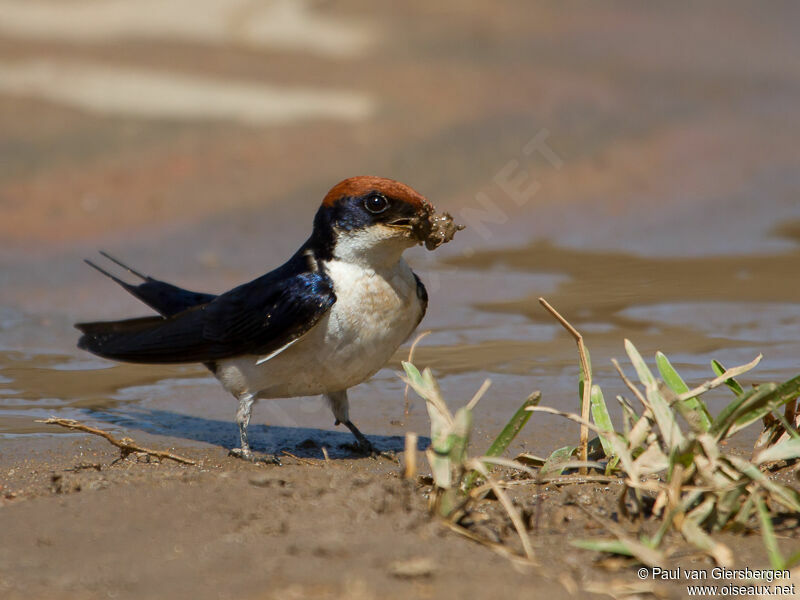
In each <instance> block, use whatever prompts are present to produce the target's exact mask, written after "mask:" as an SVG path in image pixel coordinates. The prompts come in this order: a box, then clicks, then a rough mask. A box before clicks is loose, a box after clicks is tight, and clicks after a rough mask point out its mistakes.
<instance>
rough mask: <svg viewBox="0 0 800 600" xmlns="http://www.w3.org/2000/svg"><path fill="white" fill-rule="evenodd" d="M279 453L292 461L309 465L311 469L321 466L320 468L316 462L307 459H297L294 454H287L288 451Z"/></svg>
mask: <svg viewBox="0 0 800 600" xmlns="http://www.w3.org/2000/svg"><path fill="white" fill-rule="evenodd" d="M281 453H283V454H285V455H286V456H288V457H289V458H293V459H295V460H299V461H300V462H301V463H305V464H307V465H311V466H313V467H321V466H322V465H321V464H319V463H318V462H314V461H313V460H309V459H307V458H301V457H299V456H297V455H295V454H292V453H291V452H289V451H288V450H281Z"/></svg>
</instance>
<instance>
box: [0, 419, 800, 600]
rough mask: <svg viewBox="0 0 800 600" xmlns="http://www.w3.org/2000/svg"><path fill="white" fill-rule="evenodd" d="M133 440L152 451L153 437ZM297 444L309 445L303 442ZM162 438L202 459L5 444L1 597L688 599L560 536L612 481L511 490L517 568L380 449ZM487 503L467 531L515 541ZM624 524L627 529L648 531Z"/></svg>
mask: <svg viewBox="0 0 800 600" xmlns="http://www.w3.org/2000/svg"><path fill="white" fill-rule="evenodd" d="M137 441H139V442H142V443H145V442H152V443H150V444H148V445H150V446H155V445H156V444H158V443H161V444H163V442H164V438H163V437H162V438H155V439H148V438H146V437H145V438H143V439H142V438H141V437H140V439H138V440H137ZM158 447H159V448H161V449H165V448H166V447H165V446H163V445H161V446H158ZM304 448H305V454H306V455H307V456H315V455H316V456H319V454H320V451H319V448H318V447H315V445H314V444H313V443H311V442H309V443H308V444H306V445H305V446H304ZM170 449H171V450H172V451H173V452H178V453H180V454H182V455H183V456H186V457H188V458H191V459H193V460H196V461H198V462H199V465H198V466H186V465H179V464H176V463H174V462H172V461H167V460H165V461H163V462H155V461H153V462H142V461H141V460H137V459H135V458H133V457H131V458H128V459H127V460H122V461H118V462H114V460H115V458H117V457H118V452H117V450H116V449H115V448H112V447H111V446H110V445H109V444H107V443H106V442H105V441H102V440H99V439H98V438H89V439H86V438H83V437H81V436H72V435H68V436H61V439H60V442H59V443H58V444H56V445H53V444H52V443H50V442H49V443H47V444H40V445H39V446H37V445H35V444H33V445H32V444H31V443H30V442H28V441H22V440H15V441H10V442H6V443H5V449H4V452H3V454H2V457H0V473H2V474H3V487H2V488H0V530H1V531H2V532H3V538H2V544H0V591H2V593H3V597H4V598H9V599H16V598H20V599H22V598H59V599H61V598H76V599H77V598H155V597H165V596H169V597H171V598H177V599H180V598H200V599H205V598H209V599H210V598H214V599H217V598H247V599H249V598H254V599H255V598H276V599H277V598H309V597H314V598H364V599H369V598H408V597H415V598H434V597H436V598H465V597H469V598H499V597H502V598H532V597H540V595H541V591H542V589H547V595H548V597H550V598H554V599H559V598H568V597H576V596H578V597H581V598H589V597H593V595H594V594H595V593H597V594H602V595H604V596H605V595H606V594H610V595H613V596H615V597H620V596H627V597H631V594H632V595H633V597H661V598H684V597H686V590H685V586H686V583H687V582H686V581H677V582H659V581H657V582H653V581H641V580H640V579H638V578H637V576H636V567H635V565H634V564H632V563H631V562H629V561H626V560H601V559H600V557H599V555H597V554H595V553H590V552H588V551H584V550H579V549H577V548H574V547H573V546H571V545H570V542H571V541H572V540H576V539H588V538H598V537H603V538H607V537H608V533H607V532H605V531H604V529H603V527H602V526H601V525H600V524H599V523H598V522H596V521H595V520H593V518H590V517H588V516H587V511H591V512H592V513H593V514H596V515H598V516H600V517H601V518H607V519H612V520H617V519H618V509H619V507H618V501H617V498H618V496H619V494H620V487H619V486H618V485H617V484H608V483H588V484H582V485H570V486H565V487H561V488H556V487H554V486H548V485H540V486H520V488H519V489H520V490H521V491H518V492H512V497H513V498H514V501H515V504H516V506H517V509H518V510H520V514H521V515H522V517H523V520H524V522H525V524H526V527H527V530H528V533H529V535H530V536H531V539H532V543H533V548H534V551H535V555H536V565H534V566H529V565H521V564H520V563H519V561H515V560H512V559H509V558H508V557H507V556H504V555H501V554H498V553H497V552H496V551H494V550H492V549H490V548H488V547H486V546H484V545H481V544H479V543H476V542H474V541H471V540H468V539H466V538H464V537H462V536H460V535H457V534H456V533H454V532H452V531H451V530H450V529H448V528H447V527H445V526H444V525H443V524H442V523H441V522H440V521H438V520H437V519H434V518H431V517H430V516H429V514H428V510H427V501H426V497H427V493H428V492H429V490H430V488H429V486H428V485H427V484H426V483H425V481H424V478H423V479H418V480H415V481H406V480H403V479H402V477H401V474H400V473H401V467H400V464H399V463H398V462H396V461H395V460H391V459H388V458H379V459H369V458H362V459H355V458H342V459H334V460H330V461H325V460H322V459H317V458H303V457H300V458H299V459H295V458H292V457H289V456H284V459H283V462H284V465H283V466H274V465H254V464H251V463H246V462H243V461H240V460H238V459H233V458H229V457H227V456H226V455H225V453H224V451H222V450H220V449H217V448H214V449H210V450H204V449H197V448H181V447H179V446H178V447H171V448H170ZM400 458H402V457H400ZM790 477H791V474H789V473H787V474H785V475H784V476H783V478H784V480H785V481H789V480H790ZM498 504H499V503H498V502H496V501H489V500H485V501H483V502H481V503H479V504H478V505H476V507H475V508H474V510H473V511H472V512H471V513H470V515H469V518H468V521H467V522H468V523H469V531H470V532H471V534H473V535H477V536H480V537H481V538H483V539H485V540H490V541H494V542H497V543H501V544H503V545H504V547H505V548H507V549H508V550H510V551H511V552H514V553H521V552H522V548H521V545H520V543H519V540H518V538H517V536H516V533H515V531H514V529H513V526H512V524H511V523H510V521H509V520H508V518H507V517H506V515H505V514H504V513H503V511H502V510H501V509H500V507H499V505H498ZM622 524H623V526H624V527H625V528H626V529H628V530H629V532H630V533H631V534H634V535H635V534H636V533H637V532H648V533H651V534H652V533H653V531H654V530H655V529H656V528H657V526H658V523H657V522H649V521H648V520H645V521H644V522H638V523H629V522H626V521H624V520H623V521H622ZM798 524H799V523H798V517H797V516H795V517H789V518H785V519H783V520H782V521H781V522H780V523H779V525H778V534H779V536H780V538H781V541H780V543H781V546H782V547H783V549H784V551H787V550H788V549H789V548H791V547H792V546H793V545H794V546H796V544H797V540H798V536H800V530H799V529H798ZM720 539H721V541H723V542H727V543H729V544H731V545H732V546H733V547H734V548H735V555H736V561H737V566H739V567H742V566H748V567H750V568H767V567H768V565H767V564H766V560H765V557H764V552H763V547H762V542H761V539H760V537H759V536H757V535H749V536H742V535H738V536H735V537H733V536H731V535H722V536H721V537H720ZM667 546H668V547H670V548H671V549H672V551H673V552H674V559H673V561H672V562H671V564H670V565H663V566H664V567H665V568H667V567H672V568H674V567H675V566H682V567H683V568H686V569H688V568H694V569H706V570H709V569H710V568H711V567H712V566H713V565H712V563H711V562H710V561H709V560H708V559H706V558H702V557H700V556H699V555H697V554H696V553H694V552H692V551H691V550H690V549H689V548H687V547H685V546H684V545H682V544H681V543H680V542H679V540H677V539H672V538H668V540H667ZM598 597H599V596H598Z"/></svg>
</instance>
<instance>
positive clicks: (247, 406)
mask: <svg viewBox="0 0 800 600" xmlns="http://www.w3.org/2000/svg"><path fill="white" fill-rule="evenodd" d="M459 228H460V226H456V225H454V224H453V221H452V218H451V217H450V215H448V214H446V213H445V214H442V215H436V214H435V213H434V209H433V207H432V206H431V204H430V203H429V202H428V201H427V200H426V199H425V198H424V197H423V196H422V195H420V194H419V193H417V192H416V191H414V190H413V189H411V188H410V187H408V186H407V185H404V184H402V183H400V182H397V181H393V180H391V179H384V178H381V177H367V176H361V177H352V178H350V179H345V180H344V181H342V182H340V183H339V184H337V185H336V186H334V187H333V188H332V189H331V190H330V191H329V192H328V194H327V195H326V196H325V199H324V200H323V201H322V205H321V206H320V208H319V210H318V211H317V214H316V216H315V218H314V227H313V231H312V233H311V237H310V238H309V239H308V240H307V241H306V242H305V243H304V244H303V245H302V246H301V247H300V249H299V250H298V251H297V252H295V254H294V255H293V256H292V257H291V258H290V259H289V260H288V261H287V262H286V263H284V264H283V265H282V266H280V267H278V268H277V269H275V270H274V271H271V272H269V273H267V274H266V275H262V276H261V277H259V278H257V279H255V280H253V281H251V282H249V283H245V284H243V285H240V286H239V287H236V288H234V289H232V290H230V291H228V292H225V293H224V294H220V295H219V296H215V295H213V294H203V293H197V292H191V291H188V290H185V289H182V288H179V287H176V286H174V285H171V284H169V283H165V282H162V281H158V280H156V279H153V278H152V277H149V276H146V275H142V274H141V273H138V272H137V271H134V270H133V269H130V268H129V267H127V266H126V265H124V264H122V263H121V262H120V261H118V260H116V259H114V258H112V257H110V256H109V255H107V254H105V253H103V255H104V256H106V258H109V259H110V260H112V261H114V262H116V263H117V264H118V265H119V266H121V267H123V268H125V269H127V270H128V271H129V272H130V273H131V274H133V275H135V276H137V277H139V278H141V279H142V280H143V283H139V284H138V285H134V284H130V283H127V282H125V281H122V280H121V279H119V278H117V277H115V276H113V275H111V274H110V273H108V272H107V271H105V270H103V269H101V268H100V267H98V266H97V265H95V264H94V263H92V262H90V261H86V262H87V263H89V264H90V265H91V266H93V267H94V268H96V269H97V270H99V271H100V272H102V273H103V274H105V275H107V276H109V277H111V278H112V279H114V281H116V282H117V283H119V284H120V285H121V286H122V287H124V288H125V289H126V290H127V291H128V292H130V293H131V294H133V295H134V296H136V297H137V298H138V299H140V300H141V301H143V302H144V303H145V304H147V305H149V306H150V307H152V308H153V309H155V310H156V311H157V312H158V313H159V315H160V316H151V317H144V318H138V319H129V320H124V321H111V322H96V323H79V324H77V325H76V327H77V328H78V329H79V330H80V331H81V332H82V333H83V336H82V337H81V338H80V341H79V342H78V346H79V347H80V348H83V349H85V350H88V351H89V352H92V353H94V354H97V355H99V356H103V357H106V358H111V359H114V360H119V361H127V362H137V363H151V364H152V363H188V362H200V363H203V364H204V365H206V367H208V368H209V369H210V370H211V372H212V373H213V374H214V375H215V376H216V378H217V379H218V380H219V381H220V382H221V383H222V385H223V387H224V388H225V389H226V390H228V391H229V392H230V393H232V394H233V395H234V396H235V397H236V398H237V399H238V400H239V409H238V411H237V413H236V422H237V424H238V425H239V435H240V447H239V448H235V449H234V450H232V451H231V452H232V453H233V454H235V455H237V456H240V457H242V458H246V459H250V460H253V454H252V452H251V450H250V446H249V444H248V442H247V426H248V423H249V422H250V413H251V410H252V407H253V403H254V402H255V401H256V400H258V399H261V398H287V397H294V396H309V395H314V394H323V395H324V397H325V398H326V399H327V401H328V403H329V404H330V407H331V409H332V411H333V415H334V417H335V419H336V424H339V423H342V424H344V425H345V426H347V427H348V428H349V429H350V431H352V432H353V435H355V437H356V439H357V442H358V447H359V448H360V449H361V450H362V451H364V452H372V451H373V448H372V445H371V444H370V442H369V441H368V440H367V438H366V437H364V435H363V434H362V433H361V432H360V431H359V430H358V428H357V427H356V426H355V425H354V424H353V423H352V421H350V416H349V414H348V401H347V390H348V389H349V388H351V387H353V386H354V385H357V384H359V383H361V382H362V381H365V380H366V379H368V378H369V377H371V376H372V375H373V374H375V373H376V372H377V371H378V370H379V369H380V368H381V367H383V366H384V365H385V364H386V362H387V361H388V360H389V359H390V358H391V356H392V355H393V354H394V352H395V350H397V348H398V347H399V346H400V345H401V344H402V343H403V342H404V341H405V340H406V339H407V338H408V337H409V336H410V335H411V333H412V332H413V331H414V329H415V328H416V327H417V325H418V324H419V322H420V320H421V319H422V317H423V315H424V314H425V310H426V307H427V304H428V295H427V293H426V291H425V286H424V285H423V284H422V282H421V281H420V279H419V277H417V276H416V275H415V274H414V272H413V271H412V270H411V268H410V267H409V266H408V264H407V263H406V261H405V260H404V259H403V252H404V251H405V250H406V249H408V248H410V247H412V246H414V245H416V244H418V243H424V244H425V245H426V246H427V247H428V248H429V249H434V248H436V247H437V246H439V245H440V244H442V243H444V242H447V241H449V240H450V239H452V237H453V235H454V234H455V231H457V230H458V229H459Z"/></svg>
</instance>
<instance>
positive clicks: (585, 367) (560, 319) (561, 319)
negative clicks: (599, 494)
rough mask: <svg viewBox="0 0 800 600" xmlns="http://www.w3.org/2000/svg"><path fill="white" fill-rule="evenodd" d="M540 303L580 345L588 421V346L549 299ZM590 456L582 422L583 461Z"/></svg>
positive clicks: (583, 405)
mask: <svg viewBox="0 0 800 600" xmlns="http://www.w3.org/2000/svg"><path fill="white" fill-rule="evenodd" d="M539 304H541V305H542V306H544V308H545V309H546V310H547V312H549V313H550V314H551V315H553V316H554V317H555V319H556V320H557V321H558V322H559V323H561V326H562V327H563V328H564V329H566V330H567V331H568V332H569V333H570V335H572V337H573V338H575V343H576V344H577V345H578V357H579V358H580V361H581V369H582V370H583V398H582V402H581V417H583V420H584V421H588V420H589V411H590V409H591V404H592V399H591V398H592V371H591V369H589V361H588V360H586V348H585V347H584V345H583V336H582V335H581V334H580V332H579V331H578V330H577V329H575V328H574V327H573V326H572V325H571V324H570V323H569V321H567V320H566V319H565V318H564V317H562V316H561V314H560V313H559V312H558V311H557V310H556V309H555V308H553V307H552V306H551V305H550V304H549V303H548V302H547V300H545V299H544V298H539ZM588 458H589V429H588V428H587V427H586V426H585V425H583V424H581V444H580V459H581V460H582V461H586V460H588ZM579 472H580V474H581V475H586V474H587V470H586V467H581V468H580V471H579Z"/></svg>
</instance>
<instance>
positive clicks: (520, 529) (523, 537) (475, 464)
mask: <svg viewBox="0 0 800 600" xmlns="http://www.w3.org/2000/svg"><path fill="white" fill-rule="evenodd" d="M468 466H469V467H471V468H472V469H475V470H476V471H478V473H480V474H481V475H483V478H484V479H485V480H486V483H488V484H489V485H491V486H492V491H493V492H494V495H495V496H497V499H498V500H500V504H502V505H503V508H505V509H506V512H507V513H508V516H509V518H510V519H511V523H513V525H514V528H515V529H516V530H517V535H519V539H520V541H521V542H522V548H523V549H524V550H525V556H527V557H528V560H530V561H531V562H533V561H534V560H535V558H534V554H533V546H531V540H530V538H529V537H528V532H527V530H526V528H525V523H523V522H522V518H521V517H520V516H519V513H518V512H517V509H516V508H514V505H513V504H512V503H511V499H510V498H509V497H508V496H507V495H506V493H505V492H504V491H503V488H501V487H500V486H499V485H497V482H496V481H495V480H494V479H493V478H492V476H491V475H489V471H488V470H487V469H486V467H485V466H484V465H483V463H482V462H481V461H480V460H477V459H472V460H471V461H469V464H468Z"/></svg>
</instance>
